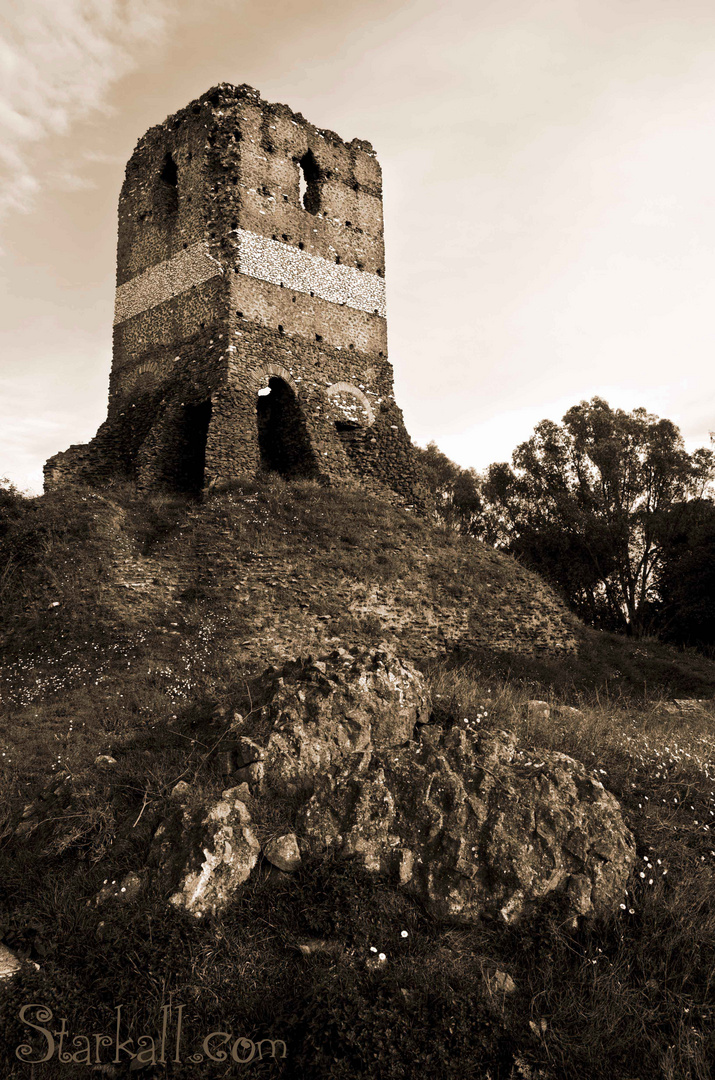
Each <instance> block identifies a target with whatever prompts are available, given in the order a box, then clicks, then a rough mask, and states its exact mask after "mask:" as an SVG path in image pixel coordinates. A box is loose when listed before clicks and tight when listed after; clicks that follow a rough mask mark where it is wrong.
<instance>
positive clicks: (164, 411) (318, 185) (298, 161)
mask: <svg viewBox="0 0 715 1080" xmlns="http://www.w3.org/2000/svg"><path fill="white" fill-rule="evenodd" d="M384 264H385V258H384V240H383V223H382V181H381V172H380V166H379V164H378V162H377V159H376V157H375V154H374V151H373V149H372V147H371V146H370V144H369V143H366V142H363V141H361V140H358V139H353V140H352V142H350V143H345V142H344V141H343V140H342V139H340V138H339V137H338V136H337V135H336V134H335V133H334V132H331V131H324V130H320V129H318V128H316V127H314V126H313V125H312V124H309V123H307V121H306V120H305V119H304V118H303V117H302V116H301V115H300V114H299V113H293V112H292V111H291V110H290V109H289V108H288V107H287V106H285V105H272V104H268V103H267V102H264V101H263V100H262V99H261V97H260V95H259V94H258V92H257V91H255V90H253V89H252V88H251V87H248V86H240V87H234V86H231V85H228V84H222V85H220V86H218V87H215V88H214V89H213V90H211V91H209V92H208V93H206V94H204V95H202V97H201V98H199V99H198V100H197V101H195V102H192V103H191V104H190V105H188V106H187V107H186V108H184V109H182V110H181V111H180V112H178V113H176V114H175V115H174V116H171V117H169V118H168V119H167V120H166V121H165V122H164V123H163V124H161V125H159V126H157V127H155V128H152V129H151V130H150V131H148V132H147V134H146V135H145V136H144V137H143V138H142V139H140V141H139V143H138V145H137V147H136V150H135V152H134V154H133V155H132V158H131V160H130V161H129V163H128V165H127V169H126V178H125V181H124V185H123V187H122V192H121V196H120V200H119V240H118V249H117V298H116V310H115V326H114V349H113V361H112V372H111V377H110V393H109V409H108V416H107V420H106V422H105V423H104V424H103V425H102V427H101V428H100V430H99V432H98V434H97V436H96V437H95V439H94V440H93V441H92V442H91V443H90V444H89V445H88V446H86V447H71V448H70V449H69V450H68V451H66V452H65V453H63V454H58V455H57V456H56V457H54V458H52V459H51V460H50V461H49V462H48V463H47V466H46V486H48V487H52V486H57V485H62V484H65V483H68V482H72V481H73V480H81V481H84V482H90V483H93V482H100V483H101V482H104V481H105V480H106V479H108V478H110V477H112V476H119V477H126V478H131V479H135V480H136V481H137V482H138V484H139V486H140V487H145V488H154V487H161V486H168V487H179V488H182V487H184V488H189V489H190V488H191V487H195V488H200V487H201V486H204V485H206V484H208V483H211V482H216V481H223V480H230V479H232V478H235V477H236V476H239V475H242V474H245V473H250V472H254V471H256V470H258V469H259V468H262V467H263V468H272V469H277V470H278V471H280V472H283V473H284V474H285V475H288V476H290V475H296V474H302V475H311V476H315V477H317V478H319V479H323V480H325V481H338V482H339V481H345V480H350V479H351V478H352V479H353V480H354V481H357V482H360V480H364V481H368V480H369V481H370V482H374V481H377V482H378V483H380V484H384V485H387V486H388V487H391V488H392V489H394V490H395V491H398V492H400V493H401V494H403V495H405V496H406V497H408V498H411V497H412V496H413V495H414V494H415V491H416V488H417V483H418V481H417V465H416V462H415V460H414V456H413V451H412V444H411V442H410V439H409V436H408V434H407V431H406V429H405V426H404V422H403V419H402V414H401V412H400V410H399V409H398V407H397V405H396V403H395V400H394V392H393V380H392V368H391V365H390V363H389V361H388V358H387V330H386V318H385V284H384V273H385V270H384ZM259 390H262V391H264V393H263V394H262V395H260V396H259V394H258V391H259ZM265 391H270V393H268V394H266V393H265ZM271 396H272V403H271V404H269V403H268V400H267V399H269V398H271ZM279 418H280V419H279ZM199 420H200V422H199Z"/></svg>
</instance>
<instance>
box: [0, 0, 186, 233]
mask: <svg viewBox="0 0 715 1080" xmlns="http://www.w3.org/2000/svg"><path fill="white" fill-rule="evenodd" d="M171 10H172V8H171V4H170V3H169V0H4V16H5V18H4V23H5V26H4V29H3V31H2V33H1V34H0V219H2V218H3V217H4V216H6V215H7V214H8V213H12V212H14V211H15V212H17V211H20V212H27V211H29V210H30V209H31V208H32V205H33V202H34V199H35V197H36V195H37V193H38V191H39V190H40V189H41V186H42V180H41V178H40V177H41V176H42V171H41V169H40V168H38V161H39V159H40V157H41V148H42V143H43V140H45V139H46V138H48V137H50V136H53V135H66V134H68V133H69V132H71V130H72V128H73V126H74V125H75V124H77V123H78V122H79V121H82V120H85V119H87V118H88V117H90V116H91V115H92V114H93V113H98V112H99V113H102V112H104V113H107V112H108V111H109V110H108V104H107V99H108V93H109V91H110V89H111V87H112V86H113V84H114V83H116V81H117V80H118V79H120V78H122V77H123V76H124V75H126V74H128V73H129V72H130V71H132V70H133V69H134V68H136V67H137V66H138V65H139V63H140V57H141V53H142V51H143V47H145V46H146V45H149V44H152V45H156V44H159V43H161V41H162V40H163V39H164V37H165V34H166V30H167V26H168V23H169V16H170V13H171Z"/></svg>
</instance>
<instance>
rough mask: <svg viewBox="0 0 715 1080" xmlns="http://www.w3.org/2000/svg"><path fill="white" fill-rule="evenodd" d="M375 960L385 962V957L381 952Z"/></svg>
mask: <svg viewBox="0 0 715 1080" xmlns="http://www.w3.org/2000/svg"><path fill="white" fill-rule="evenodd" d="M377 959H378V960H380V961H381V962H382V961H384V960H387V957H386V956H385V954H384V952H381V953H380V954H379V955H378V958H377Z"/></svg>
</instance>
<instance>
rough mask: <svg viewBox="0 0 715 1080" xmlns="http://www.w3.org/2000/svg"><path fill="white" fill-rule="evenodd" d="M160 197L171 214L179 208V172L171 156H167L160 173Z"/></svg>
mask: <svg viewBox="0 0 715 1080" xmlns="http://www.w3.org/2000/svg"><path fill="white" fill-rule="evenodd" d="M159 181H160V182H159V192H158V197H159V201H160V202H161V204H162V205H163V206H164V208H165V209H166V210H167V212H169V213H173V212H174V211H175V210H178V207H179V170H178V168H177V165H176V162H175V161H174V159H173V157H172V156H171V154H166V155H165V157H164V163H163V165H162V167H161V172H160V173H159Z"/></svg>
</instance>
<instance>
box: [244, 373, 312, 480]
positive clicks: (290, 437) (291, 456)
mask: <svg viewBox="0 0 715 1080" xmlns="http://www.w3.org/2000/svg"><path fill="white" fill-rule="evenodd" d="M257 420H258V446H259V449H260V454H261V465H262V467H263V468H264V469H268V470H270V471H271V472H277V473H280V474H281V475H282V476H286V477H296V476H313V475H315V457H314V455H313V451H312V450H311V448H310V440H309V438H308V432H307V430H306V426H305V420H304V419H303V414H302V412H301V409H300V405H299V404H298V400H297V398H296V396H295V393H294V391H293V389H292V388H291V387H290V386H289V385H288V383H287V382H284V380H283V379H281V378H279V377H278V376H277V375H273V376H272V377H271V378H270V379H269V380H268V386H266V387H264V388H263V389H262V390H259V391H258V404H257Z"/></svg>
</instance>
